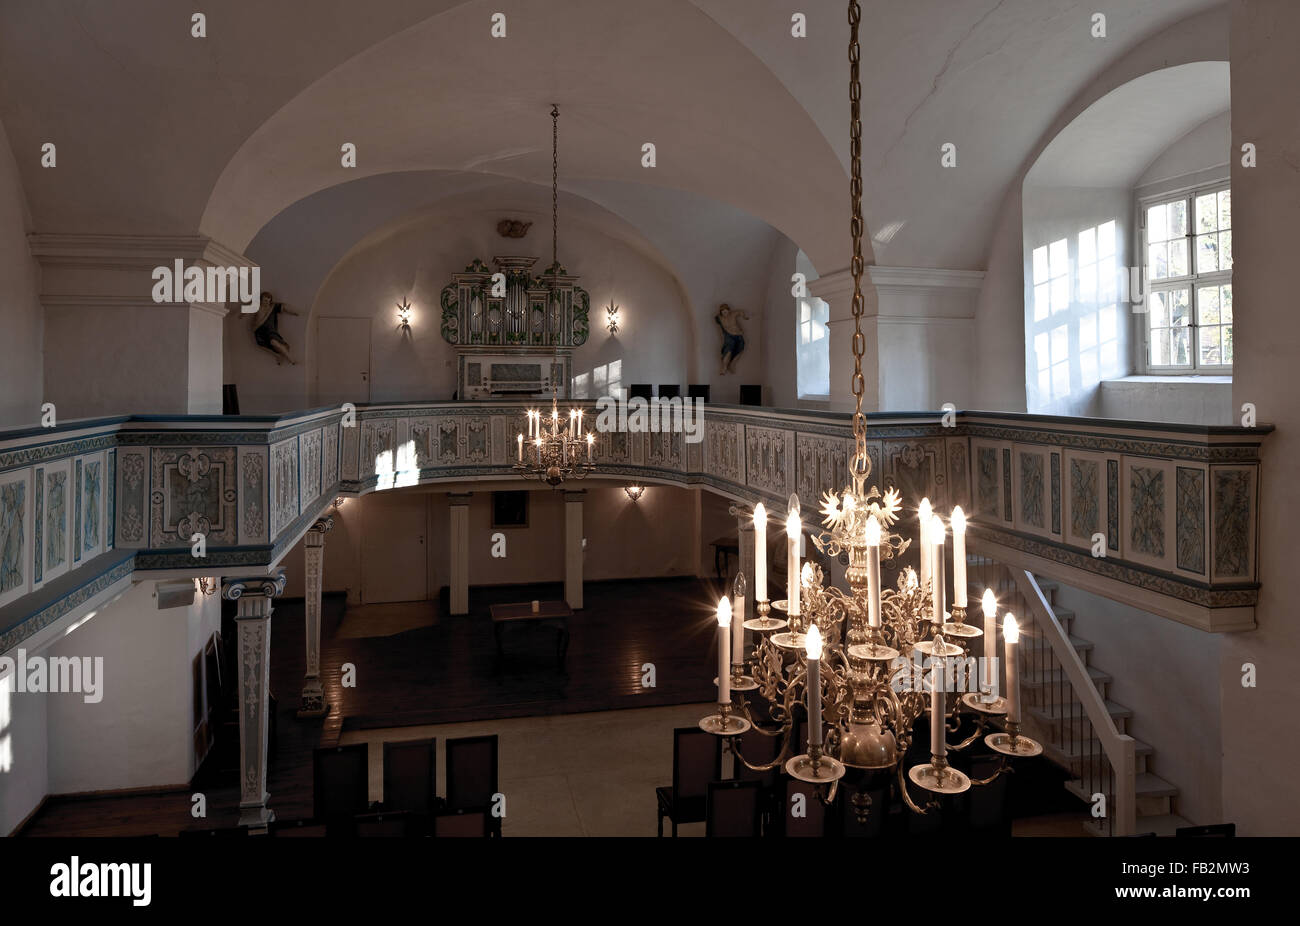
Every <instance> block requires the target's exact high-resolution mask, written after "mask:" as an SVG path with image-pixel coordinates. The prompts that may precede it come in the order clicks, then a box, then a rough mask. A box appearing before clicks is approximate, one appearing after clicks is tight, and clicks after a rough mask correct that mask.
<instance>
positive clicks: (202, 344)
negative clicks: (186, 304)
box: [186, 308, 223, 415]
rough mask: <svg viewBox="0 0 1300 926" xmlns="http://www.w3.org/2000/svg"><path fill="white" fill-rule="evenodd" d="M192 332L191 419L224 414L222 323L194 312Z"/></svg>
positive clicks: (203, 312) (216, 317) (203, 311)
mask: <svg viewBox="0 0 1300 926" xmlns="http://www.w3.org/2000/svg"><path fill="white" fill-rule="evenodd" d="M189 313H190V318H189V322H190V330H189V339H190V343H189V358H190V368H189V396H188V400H189V408H188V409H186V410H187V411H188V412H189V413H190V414H191V415H219V414H221V373H222V354H223V344H222V319H221V316H220V315H218V314H216V313H214V312H210V311H208V310H206V309H195V308H191V309H190V310H189Z"/></svg>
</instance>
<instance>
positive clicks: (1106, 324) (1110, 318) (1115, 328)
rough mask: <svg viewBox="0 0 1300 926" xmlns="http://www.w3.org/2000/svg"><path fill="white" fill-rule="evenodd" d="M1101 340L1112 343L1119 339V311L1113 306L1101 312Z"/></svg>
mask: <svg viewBox="0 0 1300 926" xmlns="http://www.w3.org/2000/svg"><path fill="white" fill-rule="evenodd" d="M1100 318H1101V325H1100V327H1101V340H1102V342H1103V343H1104V342H1106V341H1114V340H1116V339H1117V338H1118V337H1119V311H1118V310H1117V309H1116V308H1115V306H1113V305H1108V306H1106V307H1105V308H1103V309H1102V310H1101V313H1100Z"/></svg>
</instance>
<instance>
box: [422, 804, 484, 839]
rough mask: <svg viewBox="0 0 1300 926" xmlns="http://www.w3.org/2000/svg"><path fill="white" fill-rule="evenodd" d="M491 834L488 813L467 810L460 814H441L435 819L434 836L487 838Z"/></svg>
mask: <svg viewBox="0 0 1300 926" xmlns="http://www.w3.org/2000/svg"><path fill="white" fill-rule="evenodd" d="M490 832H491V826H490V825H489V824H488V815H487V811H484V810H466V811H463V812H460V813H440V814H438V815H437V816H435V817H434V818H433V835H434V836H476V837H479V838H482V837H486V836H488V835H489V834H490Z"/></svg>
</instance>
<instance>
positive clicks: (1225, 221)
mask: <svg viewBox="0 0 1300 926" xmlns="http://www.w3.org/2000/svg"><path fill="white" fill-rule="evenodd" d="M1219 227H1220V228H1232V190H1220V191H1219Z"/></svg>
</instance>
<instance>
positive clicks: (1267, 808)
mask: <svg viewBox="0 0 1300 926" xmlns="http://www.w3.org/2000/svg"><path fill="white" fill-rule="evenodd" d="M1231 7H1232V135H1233V146H1234V148H1235V149H1236V150H1237V151H1238V152H1239V151H1240V147H1241V145H1242V144H1245V143H1247V142H1249V143H1251V144H1254V145H1255V146H1256V148H1257V151H1258V165H1257V166H1256V167H1249V168H1248V167H1244V166H1242V164H1241V159H1240V155H1239V154H1234V157H1233V164H1232V201H1233V224H1234V226H1235V227H1234V229H1233V252H1234V254H1233V257H1234V267H1233V280H1232V284H1233V290H1234V292H1233V297H1234V301H1235V303H1236V305H1238V306H1241V307H1242V309H1241V310H1240V311H1239V313H1238V314H1237V316H1236V318H1235V321H1236V333H1235V337H1236V351H1237V363H1236V369H1235V372H1234V375H1233V389H1232V399H1233V404H1234V405H1237V406H1240V405H1241V404H1242V403H1244V402H1253V403H1255V405H1256V407H1257V408H1258V411H1259V420H1260V421H1261V422H1269V423H1272V424H1273V425H1275V426H1276V427H1277V430H1276V431H1274V432H1273V434H1271V435H1270V436H1269V437H1268V439H1267V440H1265V441H1264V445H1263V453H1262V477H1261V485H1262V487H1263V488H1262V498H1263V501H1262V503H1261V505H1260V525H1259V551H1260V552H1259V581H1260V584H1261V588H1260V593H1259V604H1258V605H1257V606H1256V609H1255V619H1256V621H1257V622H1258V624H1259V629H1258V630H1255V631H1253V632H1250V633H1240V634H1232V635H1230V636H1228V637H1226V638H1225V639H1224V644H1223V658H1222V663H1221V665H1220V685H1221V689H1222V693H1223V694H1222V697H1223V708H1222V715H1223V814H1224V817H1225V818H1227V819H1228V820H1232V821H1234V822H1236V823H1237V825H1238V830H1237V832H1238V833H1240V834H1242V835H1249V836H1266V835H1276V836H1280V835H1289V836H1294V835H1296V834H1297V833H1300V801H1296V800H1295V799H1294V794H1295V781H1294V776H1293V775H1292V774H1291V770H1292V769H1293V768H1295V767H1296V764H1297V763H1300V739H1297V737H1296V736H1295V735H1294V731H1295V722H1294V718H1293V713H1292V712H1293V709H1294V705H1295V704H1296V703H1297V701H1300V674H1297V672H1296V665H1297V663H1298V662H1300V622H1297V621H1296V608H1295V591H1294V578H1295V571H1296V568H1295V547H1296V525H1297V524H1300V493H1297V492H1296V491H1295V490H1294V487H1295V486H1296V485H1297V484H1300V403H1297V402H1296V369H1297V365H1296V361H1297V358H1298V357H1300V315H1298V314H1297V313H1296V311H1295V265H1296V254H1295V251H1296V227H1295V220H1296V216H1297V215H1300V172H1298V171H1297V170H1296V164H1297V163H1298V162H1300V122H1297V120H1296V119H1295V118H1294V116H1295V110H1294V99H1293V96H1292V95H1291V94H1290V93H1289V92H1288V89H1287V88H1292V87H1295V86H1296V85H1297V83H1300V58H1297V57H1296V54H1295V47H1294V43H1293V42H1290V41H1287V40H1286V37H1288V36H1294V35H1296V34H1300V5H1297V4H1295V3H1292V2H1289V0H1254V2H1250V3H1245V2H1241V0H1234V2H1233V3H1232V4H1231ZM1248 664H1249V665H1250V666H1253V667H1254V670H1255V672H1256V678H1257V684H1256V685H1255V686H1254V687H1245V686H1244V685H1243V684H1242V681H1243V676H1244V671H1245V670H1244V667H1245V666H1247V665H1248Z"/></svg>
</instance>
